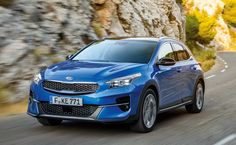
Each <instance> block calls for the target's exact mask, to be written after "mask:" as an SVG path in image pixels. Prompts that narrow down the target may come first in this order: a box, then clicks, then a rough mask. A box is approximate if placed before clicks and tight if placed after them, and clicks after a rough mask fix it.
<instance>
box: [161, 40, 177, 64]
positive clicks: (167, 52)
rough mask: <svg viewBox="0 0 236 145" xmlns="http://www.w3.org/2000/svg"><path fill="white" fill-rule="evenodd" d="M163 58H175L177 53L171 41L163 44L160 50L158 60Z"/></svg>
mask: <svg viewBox="0 0 236 145" xmlns="http://www.w3.org/2000/svg"><path fill="white" fill-rule="evenodd" d="M163 58H172V59H174V60H175V55H174V52H173V49H172V47H171V45H170V43H165V44H162V45H161V47H160V49H159V52H158V60H160V59H163Z"/></svg>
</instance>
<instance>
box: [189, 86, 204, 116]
mask: <svg viewBox="0 0 236 145" xmlns="http://www.w3.org/2000/svg"><path fill="white" fill-rule="evenodd" d="M199 87H201V88H202V98H201V99H202V105H201V107H200V106H198V99H197V93H198V92H197V91H198V89H199ZM194 92H195V93H194V97H193V101H192V103H191V104H188V105H186V106H185V108H186V111H187V112H189V113H200V112H201V111H202V108H203V104H204V87H203V83H202V82H198V83H197V85H196V87H195V91H194Z"/></svg>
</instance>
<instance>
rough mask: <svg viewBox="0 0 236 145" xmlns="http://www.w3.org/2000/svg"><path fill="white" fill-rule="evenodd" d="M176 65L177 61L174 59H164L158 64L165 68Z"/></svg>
mask: <svg viewBox="0 0 236 145" xmlns="http://www.w3.org/2000/svg"><path fill="white" fill-rule="evenodd" d="M175 63H176V62H175V60H174V59H172V58H162V59H160V60H159V61H158V62H157V63H156V64H157V65H163V66H171V65H175Z"/></svg>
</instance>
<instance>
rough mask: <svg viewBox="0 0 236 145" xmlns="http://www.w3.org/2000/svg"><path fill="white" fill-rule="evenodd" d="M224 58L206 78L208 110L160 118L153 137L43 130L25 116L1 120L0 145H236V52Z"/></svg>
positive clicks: (110, 129)
mask: <svg viewBox="0 0 236 145" xmlns="http://www.w3.org/2000/svg"><path fill="white" fill-rule="evenodd" d="M219 56H220V57H219V59H218V63H217V65H216V66H215V67H214V68H213V69H212V70H211V71H209V72H208V73H206V87H207V89H206V94H205V107H204V109H203V112H202V113H200V114H188V113H187V112H186V111H185V109H184V108H180V109H177V110H173V111H170V112H167V113H164V114H161V115H159V118H158V122H157V125H156V127H155V129H154V130H153V132H151V133H147V134H141V133H135V132H132V131H130V130H129V129H128V127H126V126H123V125H103V124H98V123H81V122H65V123H63V124H62V125H60V126H57V127H43V126H41V125H40V124H38V123H37V121H36V120H35V119H34V118H32V117H30V116H27V115H25V114H22V115H16V116H10V117H3V118H0V144H1V145H15V144H17V145H223V144H227V145H236V53H227V52H224V53H219ZM221 58H223V59H221ZM223 60H224V61H223Z"/></svg>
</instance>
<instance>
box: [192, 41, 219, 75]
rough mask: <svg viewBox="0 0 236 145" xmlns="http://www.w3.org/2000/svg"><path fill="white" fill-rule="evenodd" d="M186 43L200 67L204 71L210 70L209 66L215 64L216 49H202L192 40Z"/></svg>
mask: <svg viewBox="0 0 236 145" xmlns="http://www.w3.org/2000/svg"><path fill="white" fill-rule="evenodd" d="M187 44H188V46H189V48H190V49H191V51H192V53H193V55H194V56H195V58H196V59H197V61H198V62H200V63H201V64H202V69H203V70H204V71H205V72H206V71H208V70H210V69H211V67H212V66H213V65H214V64H215V58H216V51H215V50H213V49H209V50H203V49H201V48H199V47H198V46H197V45H195V43H193V42H188V43H187Z"/></svg>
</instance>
